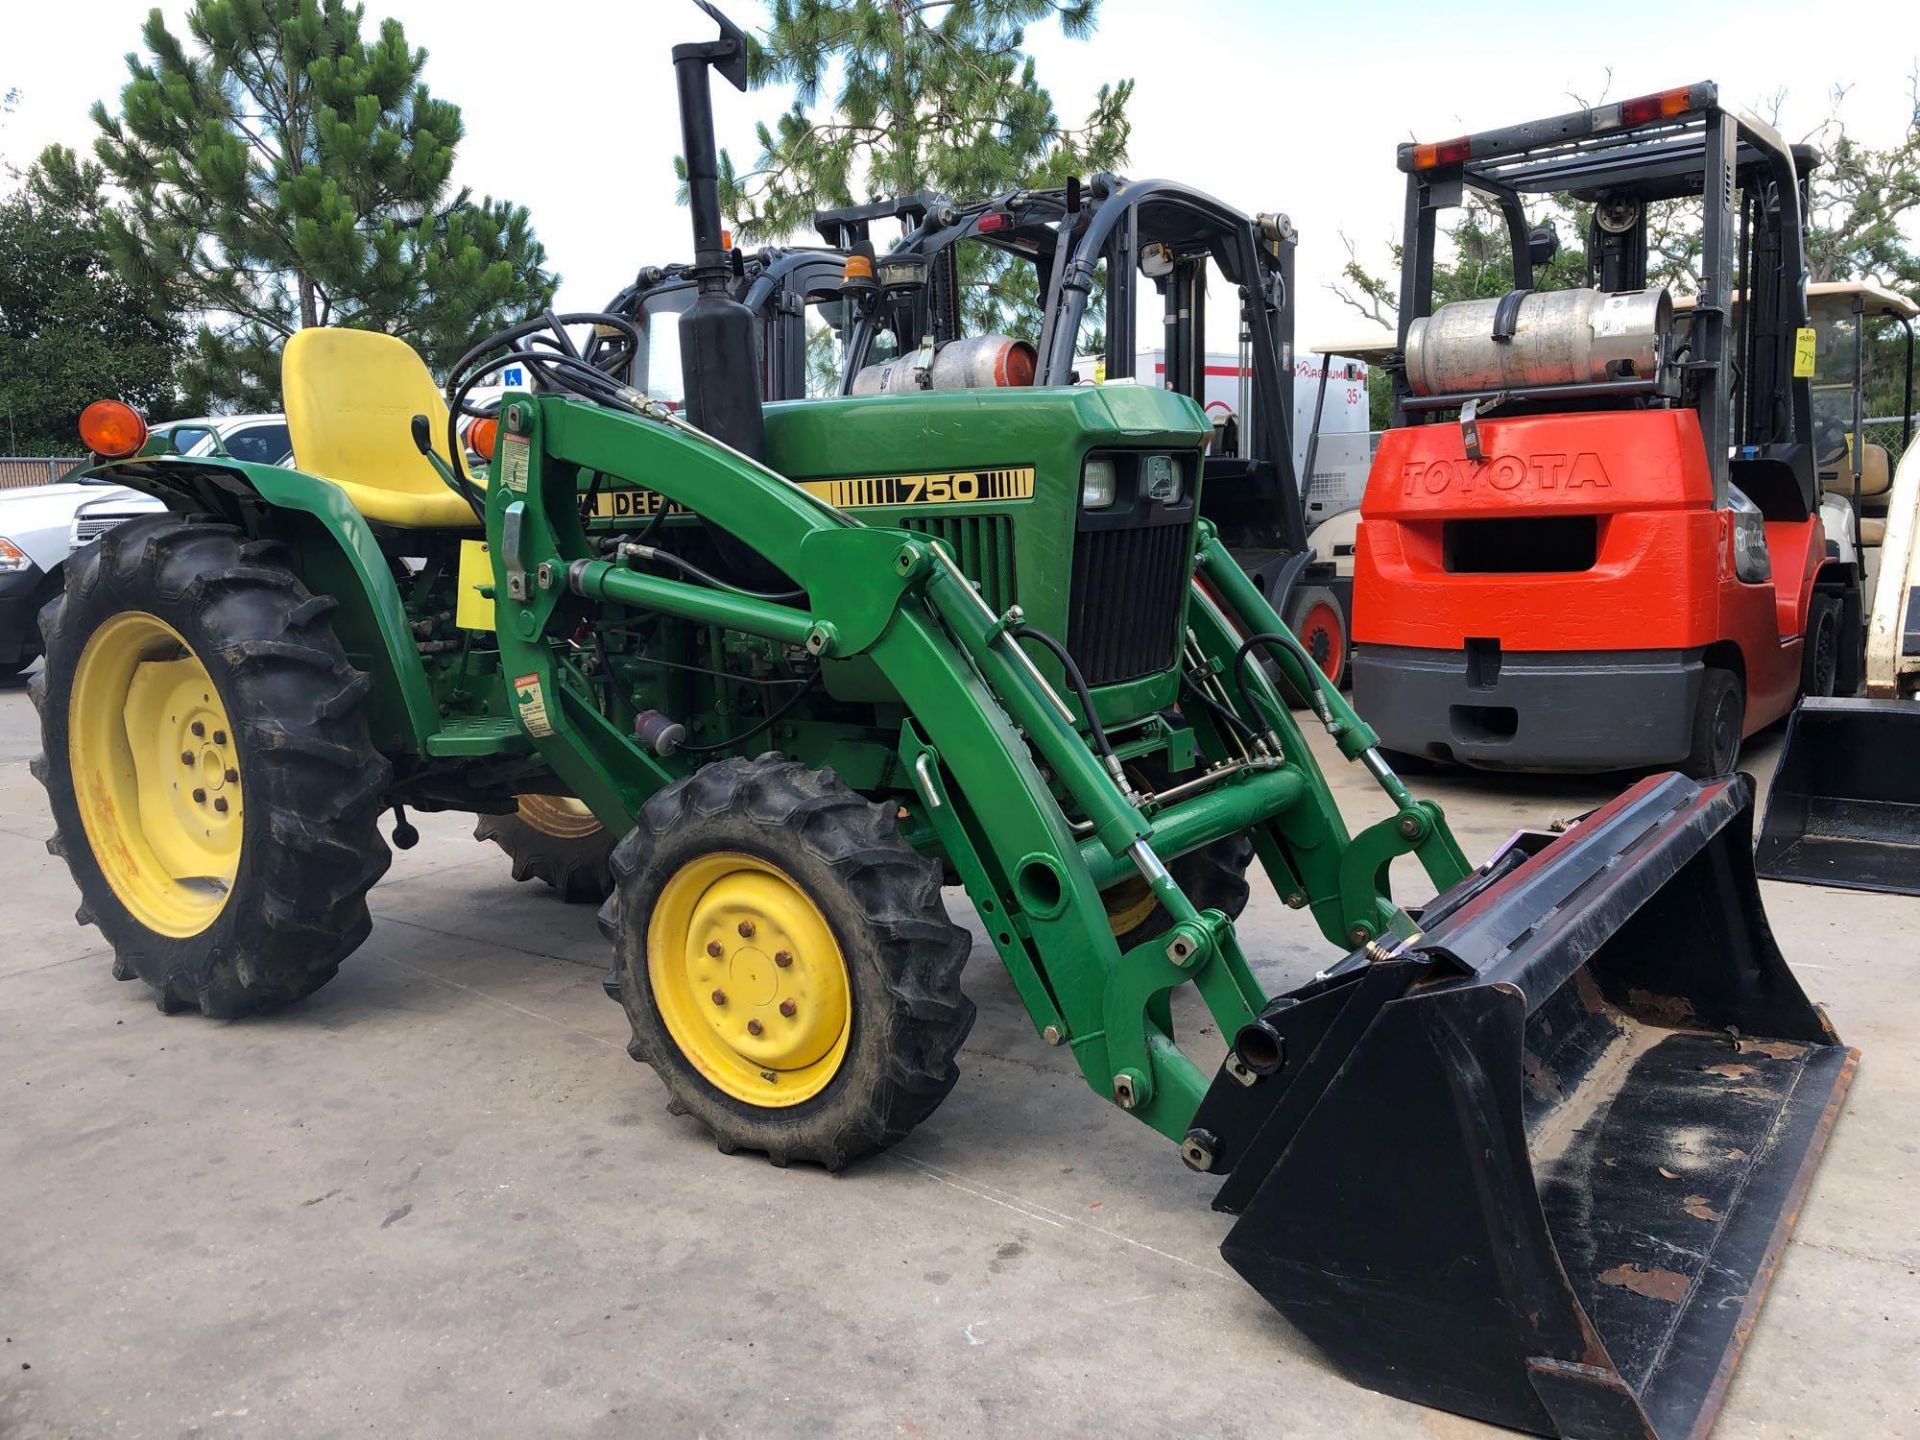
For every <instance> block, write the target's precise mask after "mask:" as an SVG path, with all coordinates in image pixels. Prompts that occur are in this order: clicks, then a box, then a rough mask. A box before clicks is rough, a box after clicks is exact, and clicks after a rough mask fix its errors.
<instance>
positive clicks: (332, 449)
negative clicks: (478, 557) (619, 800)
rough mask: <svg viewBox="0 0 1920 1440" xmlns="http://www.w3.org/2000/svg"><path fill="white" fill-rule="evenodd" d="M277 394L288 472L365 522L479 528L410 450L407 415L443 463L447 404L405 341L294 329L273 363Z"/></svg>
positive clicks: (416, 452)
mask: <svg viewBox="0 0 1920 1440" xmlns="http://www.w3.org/2000/svg"><path fill="white" fill-rule="evenodd" d="M280 388H281V390H282V392H283V393H284V395H285V397H286V406H287V430H288V433H289V434H290V435H291V436H292V439H293V463H294V465H295V466H296V467H297V468H299V469H301V470H304V471H305V472H306V473H307V474H309V475H318V476H320V477H321V478H322V479H325V480H331V481H332V482H333V483H334V484H335V485H338V486H339V487H340V488H341V489H342V490H344V491H346V493H347V498H348V499H349V500H351V501H352V502H353V504H354V507H355V508H356V509H357V510H359V512H360V513H361V514H362V515H364V516H366V517H367V519H369V520H371V521H374V522H376V523H378V524H382V525H397V526H401V527H403V528H406V529H410V530H446V529H460V530H476V529H478V528H480V527H479V522H478V521H477V520H475V519H474V515H473V509H472V507H471V506H469V505H468V504H467V502H466V501H464V500H462V499H461V498H460V497H459V496H458V495H456V494H454V493H453V491H452V490H450V489H448V488H447V485H446V482H445V481H443V480H441V478H440V477H439V475H437V474H436V473H435V472H434V469H433V467H432V466H431V465H429V464H428V463H427V460H426V457H425V456H424V455H422V454H421V453H420V451H419V450H418V449H417V448H416V447H415V446H414V443H413V417H414V416H416V415H425V416H426V417H427V424H428V430H429V433H430V434H431V435H432V436H433V448H434V451H435V453H436V454H438V455H439V456H440V458H441V459H442V460H445V459H447V452H446V448H445V447H446V443H447V406H446V402H445V401H443V400H442V399H441V398H440V387H439V386H437V385H435V384H434V382H433V376H432V375H430V374H428V373H427V367H426V365H425V363H423V362H422V361H421V359H420V357H419V356H418V355H416V354H414V352H413V347H412V346H410V345H408V344H407V342H406V341H404V340H397V339H395V338H394V337H393V336H391V335H382V334H380V333H379V332H378V331H375V330H344V329H336V328H333V327H330V326H314V327H311V328H308V329H305V330H301V331H299V332H298V333H296V334H295V335H294V336H293V338H292V339H290V340H288V341H287V345H286V350H285V351H284V353H283V354H282V356H281V360H280ZM460 472H461V473H463V474H464V473H466V465H465V461H464V460H462V461H461V462H460Z"/></svg>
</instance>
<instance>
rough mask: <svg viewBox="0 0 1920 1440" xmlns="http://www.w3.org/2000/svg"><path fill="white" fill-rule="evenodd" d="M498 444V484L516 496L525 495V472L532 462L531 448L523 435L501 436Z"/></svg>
mask: <svg viewBox="0 0 1920 1440" xmlns="http://www.w3.org/2000/svg"><path fill="white" fill-rule="evenodd" d="M500 443H501V445H502V446H503V447H504V448H502V450H501V451H500V483H501V484H502V485H505V486H506V487H507V489H509V490H512V491H514V492H516V493H518V494H521V495H524V494H526V493H527V470H528V468H529V467H530V466H531V464H532V462H533V446H532V445H531V444H530V443H529V442H528V440H527V438H526V436H524V435H503V436H501V437H500Z"/></svg>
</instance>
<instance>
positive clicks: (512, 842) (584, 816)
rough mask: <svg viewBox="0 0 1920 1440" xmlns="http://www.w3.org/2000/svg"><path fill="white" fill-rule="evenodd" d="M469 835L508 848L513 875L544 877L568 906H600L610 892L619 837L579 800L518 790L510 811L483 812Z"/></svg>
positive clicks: (530, 877)
mask: <svg viewBox="0 0 1920 1440" xmlns="http://www.w3.org/2000/svg"><path fill="white" fill-rule="evenodd" d="M473 838H474V839H476V840H491V841H492V842H493V843H494V844H496V845H498V846H499V847H500V848H501V849H502V850H504V851H506V852H507V858H508V859H509V860H511V861H512V862H513V878H514V879H515V880H544V881H545V882H546V883H547V884H548V885H549V886H551V887H552V889H553V892H554V893H555V894H556V895H558V896H559V897H560V898H561V899H562V900H564V901H566V902H567V903H568V904H569V905H598V904H599V903H600V902H601V901H603V900H605V899H606V898H607V896H608V895H610V894H612V893H613V869H612V865H611V861H612V858H613V843H614V841H615V839H616V838H617V837H616V836H615V835H614V833H613V832H612V831H611V830H609V829H607V827H606V826H604V825H602V824H601V823H600V822H599V821H598V820H596V819H594V818H593V813H592V812H591V811H589V810H587V809H586V808H585V807H584V806H581V805H580V803H579V802H578V801H577V800H569V799H567V798H566V797H564V796H560V795H522V796H521V797H520V808H519V810H518V811H517V812H515V813H514V814H512V815H482V816H481V817H480V819H479V823H478V824H477V825H475V826H474V827H473Z"/></svg>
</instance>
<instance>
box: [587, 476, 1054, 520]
mask: <svg viewBox="0 0 1920 1440" xmlns="http://www.w3.org/2000/svg"><path fill="white" fill-rule="evenodd" d="M799 483H800V487H801V488H802V489H803V490H807V491H810V492H811V493H813V494H815V495H818V496H819V497H820V498H821V499H822V500H824V501H826V502H827V503H828V504H829V505H831V506H833V507H834V508H835V509H839V510H857V509H860V508H863V507H865V506H869V505H953V504H962V503H965V502H967V501H970V500H1031V499H1032V498H1033V467H1032V466H1031V465H1028V466H1018V467H1014V468H1012V469H1003V470H943V471H939V472H937V473H934V474H928V475H860V476H853V477H849V478H847V479H844V480H802V481H801V482H799ZM661 502H662V497H661V496H660V495H659V494H657V493H656V492H655V491H652V490H610V491H607V492H605V493H603V494H601V495H599V496H598V497H596V499H595V501H594V507H593V513H594V514H595V515H597V516H599V517H601V518H602V519H609V518H611V519H626V518H629V517H631V516H636V515H637V516H643V517H644V516H648V515H653V514H656V513H657V512H658V511H659V509H660V505H661ZM666 505H667V511H668V513H669V514H673V515H680V514H684V513H685V512H686V507H685V506H683V505H681V504H680V503H679V502H678V501H672V500H669V501H667V502H666Z"/></svg>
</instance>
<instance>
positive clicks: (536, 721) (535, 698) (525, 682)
mask: <svg viewBox="0 0 1920 1440" xmlns="http://www.w3.org/2000/svg"><path fill="white" fill-rule="evenodd" d="M513 708H514V709H515V710H517V711H518V712H519V714H520V724H521V726H522V727H523V728H524V729H525V730H526V732H527V733H528V734H529V735H532V736H534V737H535V738H536V739H540V738H544V737H546V736H548V735H551V734H553V722H552V721H551V720H549V719H548V718H547V697H546V694H545V692H544V691H542V689H541V688H540V677H539V676H538V675H516V676H515V677H514V680H513Z"/></svg>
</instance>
